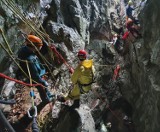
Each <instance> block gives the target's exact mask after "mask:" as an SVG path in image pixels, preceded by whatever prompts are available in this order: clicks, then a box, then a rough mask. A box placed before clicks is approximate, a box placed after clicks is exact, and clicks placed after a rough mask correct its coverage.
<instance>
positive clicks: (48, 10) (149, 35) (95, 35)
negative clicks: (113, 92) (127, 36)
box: [0, 0, 160, 132]
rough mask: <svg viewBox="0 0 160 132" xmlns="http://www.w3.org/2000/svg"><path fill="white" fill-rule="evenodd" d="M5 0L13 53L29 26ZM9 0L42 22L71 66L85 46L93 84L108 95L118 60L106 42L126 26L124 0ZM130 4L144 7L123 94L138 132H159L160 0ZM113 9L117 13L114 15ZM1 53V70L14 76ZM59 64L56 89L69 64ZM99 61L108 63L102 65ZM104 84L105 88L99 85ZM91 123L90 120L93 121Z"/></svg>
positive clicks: (1, 9) (0, 16)
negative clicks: (94, 75) (91, 63)
mask: <svg viewBox="0 0 160 132" xmlns="http://www.w3.org/2000/svg"><path fill="white" fill-rule="evenodd" d="M7 1H10V0H1V1H0V28H1V29H2V30H3V31H4V34H5V36H6V39H7V41H8V43H9V45H10V46H11V49H12V50H13V52H14V55H16V53H17V49H19V48H20V46H21V45H22V44H23V43H24V40H25V39H24V38H23V36H22V35H21V33H20V32H19V31H23V32H25V33H26V34H28V33H30V32H31V31H32V29H31V28H30V26H29V25H27V23H25V22H24V21H23V20H22V19H20V18H19V17H18V16H17V15H16V14H15V13H13V12H12V11H11V10H10V9H9V8H8V7H7V6H6V4H7V3H6V2H7ZM13 1H14V2H15V3H14V4H15V5H18V8H19V11H20V12H21V13H22V14H24V16H25V18H26V19H27V20H31V21H32V22H35V23H34V26H36V28H37V29H38V28H40V26H41V25H42V26H43V28H45V29H46V32H47V33H48V34H49V35H50V37H51V38H52V39H53V40H54V42H53V43H54V44H55V46H56V48H57V49H59V51H60V53H61V54H62V55H63V56H64V58H65V59H66V60H67V62H69V64H71V65H72V66H73V67H75V66H76V64H77V58H76V53H77V51H78V50H79V49H83V48H88V53H89V54H90V56H89V58H93V59H94V60H95V65H96V69H97V70H98V72H97V75H98V82H99V83H100V84H99V85H97V86H98V88H99V89H98V90H99V91H98V92H100V91H102V92H103V93H104V98H105V97H106V94H107V93H105V92H104V89H107V87H108V83H109V80H108V78H111V76H112V73H113V72H112V70H113V69H112V66H113V65H115V64H117V63H118V62H119V59H117V54H116V52H115V51H114V49H113V48H112V47H111V45H110V44H109V40H110V39H111V33H112V32H119V31H120V30H121V26H124V25H125V5H126V4H127V2H128V0H40V1H38V0H27V1H25V2H24V1H23V2H22V1H21V0H13ZM145 2H146V5H145V6H144V3H145ZM11 3H12V2H11ZM134 4H135V5H141V7H138V8H137V12H138V13H139V11H140V9H143V10H142V11H141V13H140V15H139V20H140V24H141V32H142V36H143V37H142V38H141V39H139V40H137V41H136V42H134V43H133V44H131V45H130V47H129V55H128V58H129V60H130V65H129V66H128V67H127V68H126V67H125V68H126V69H125V71H124V72H123V77H124V78H122V82H123V85H122V87H121V92H122V95H123V96H124V97H125V98H126V99H127V100H128V101H129V102H130V104H131V105H132V107H133V111H134V112H133V119H134V122H135V124H136V129H137V132H159V130H160V125H159V122H160V118H159V117H160V95H159V92H160V81H159V79H160V66H159V65H160V46H159V45H160V19H159V17H160V12H159V6H160V0H148V1H147V0H142V1H141V0H134ZM117 7H121V8H117ZM117 11H118V12H117ZM116 12H117V15H118V16H120V17H117V16H114V15H113V14H114V13H115V14H116ZM111 14H112V15H113V16H112V15H111ZM120 18H121V20H120ZM117 19H118V20H119V21H118V22H117ZM0 43H2V44H3V45H5V46H6V43H5V42H4V38H3V37H0ZM0 53H1V56H0V72H3V73H5V74H7V75H10V76H11V77H14V76H15V75H14V70H15V69H14V68H15V65H14V64H13V63H12V62H13V61H12V60H11V59H10V58H9V57H8V54H7V53H6V52H5V51H4V50H3V49H2V48H1V47H0ZM60 64H62V63H60ZM60 64H59V63H56V64H55V66H57V65H58V68H59V69H58V68H57V67H56V68H55V69H54V70H55V71H54V72H57V73H56V74H60V75H61V76H60V78H59V81H58V85H59V89H64V88H66V87H69V86H70V81H69V79H70V76H69V74H68V70H67V68H66V67H65V66H64V65H62V67H61V65H60ZM100 64H102V65H100ZM103 64H104V65H106V64H107V65H111V66H103ZM60 71H61V72H60ZM0 82H2V83H1V84H4V83H5V82H6V81H5V80H4V79H2V78H0ZM7 83H8V81H7ZM8 84H9V83H8ZM5 86H8V87H9V89H8V87H6V88H7V89H8V91H6V92H7V93H6V95H10V93H14V90H11V85H5ZM102 86H103V88H104V89H100V88H101V87H102ZM1 90H2V87H1V86H0V91H1ZM64 91H66V89H65V90H64ZM102 92H101V93H102ZM118 96H119V93H118ZM116 97H117V96H116ZM116 97H115V98H116ZM93 102H94V101H93ZM98 112H99V111H98ZM78 118H79V117H78ZM65 121H67V119H66V120H65ZM91 121H93V120H92V119H91ZM78 123H79V122H78ZM69 125H70V124H69ZM91 131H94V130H91Z"/></svg>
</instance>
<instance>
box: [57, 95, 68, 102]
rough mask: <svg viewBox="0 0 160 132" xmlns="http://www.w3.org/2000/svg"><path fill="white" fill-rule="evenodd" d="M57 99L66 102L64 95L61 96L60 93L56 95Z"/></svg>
mask: <svg viewBox="0 0 160 132" xmlns="http://www.w3.org/2000/svg"><path fill="white" fill-rule="evenodd" d="M57 100H58V101H59V102H66V100H65V99H64V97H63V96H60V95H57Z"/></svg>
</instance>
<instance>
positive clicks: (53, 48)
mask: <svg viewBox="0 0 160 132" xmlns="http://www.w3.org/2000/svg"><path fill="white" fill-rule="evenodd" d="M50 49H51V50H52V51H53V52H54V53H55V54H56V56H57V58H60V59H61V60H62V61H63V63H64V64H65V65H66V66H67V67H68V69H70V68H72V67H71V66H70V65H69V64H68V63H67V62H66V60H65V59H64V58H63V57H62V55H61V54H60V53H59V52H58V51H57V50H56V48H55V46H54V45H51V46H50Z"/></svg>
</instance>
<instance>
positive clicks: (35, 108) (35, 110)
mask: <svg viewBox="0 0 160 132" xmlns="http://www.w3.org/2000/svg"><path fill="white" fill-rule="evenodd" d="M32 109H34V114H33V115H32V116H31V114H30V110H32ZM27 114H28V117H29V118H34V117H37V107H36V106H33V107H31V108H29V109H28V111H27Z"/></svg>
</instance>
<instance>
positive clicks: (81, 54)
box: [78, 50, 87, 60]
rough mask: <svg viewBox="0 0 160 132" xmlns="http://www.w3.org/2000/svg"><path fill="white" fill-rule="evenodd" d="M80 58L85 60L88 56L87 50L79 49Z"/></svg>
mask: <svg viewBox="0 0 160 132" xmlns="http://www.w3.org/2000/svg"><path fill="white" fill-rule="evenodd" d="M78 58H79V59H80V60H85V59H86V58H87V52H86V51H85V50H79V52H78Z"/></svg>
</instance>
